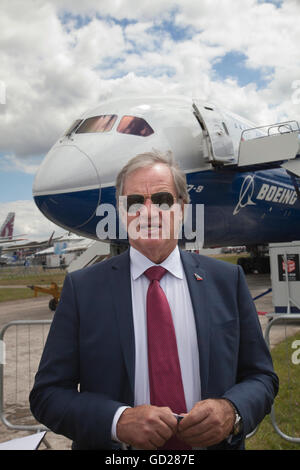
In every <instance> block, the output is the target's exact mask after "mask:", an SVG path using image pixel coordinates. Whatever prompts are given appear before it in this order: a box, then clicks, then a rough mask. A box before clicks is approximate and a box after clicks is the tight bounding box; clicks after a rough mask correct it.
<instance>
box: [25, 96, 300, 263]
mask: <svg viewBox="0 0 300 470" xmlns="http://www.w3.org/2000/svg"><path fill="white" fill-rule="evenodd" d="M299 133H300V128H299V124H298V122H297V121H288V122H282V123H276V124H272V125H268V126H259V127H257V126H256V125H255V124H254V123H252V122H249V121H248V120H246V119H244V118H242V117H240V116H237V115H236V114H234V113H232V112H229V111H227V110H225V109H222V108H220V107H218V106H216V105H213V104H211V103H207V102H204V101H200V100H196V99H195V100H194V99H191V98H187V97H166V96H164V97H149V96H145V97H139V96H138V97H133V98H132V97H126V98H116V99H111V100H108V101H106V102H103V103H101V104H99V105H97V106H95V107H94V108H93V109H92V110H90V111H87V112H86V113H84V114H83V115H82V116H81V117H79V118H78V119H76V121H75V122H74V123H73V124H72V126H71V127H70V128H69V129H68V130H67V131H66V132H64V133H63V135H62V136H61V137H60V138H59V139H58V141H57V142H56V143H55V144H54V145H53V147H52V148H51V149H50V151H49V152H48V154H47V156H46V157H45V159H44V160H43V162H42V164H41V166H40V168H39V170H38V172H37V174H36V176H35V181H34V185H33V196H34V200H35V202H36V204H37V206H38V208H39V209H40V210H41V212H42V213H43V214H44V215H45V216H46V217H47V218H48V219H50V220H51V221H52V222H54V223H55V224H57V225H59V226H61V227H63V228H65V229H66V230H70V231H72V232H73V233H76V234H78V235H80V236H84V237H88V238H92V239H95V240H97V234H96V227H97V224H98V222H99V220H100V217H99V215H98V214H97V208H98V206H99V204H100V203H110V204H114V205H115V203H116V201H115V179H116V175H117V173H118V172H119V170H120V169H121V168H122V167H123V165H124V164H125V163H126V162H127V161H128V160H129V159H130V158H132V157H133V156H135V155H137V154H140V153H144V152H147V151H151V150H153V149H157V150H159V151H162V152H165V151H171V152H172V154H173V156H174V159H175V160H176V161H177V163H178V164H179V166H180V167H181V168H182V169H183V170H184V171H185V173H186V177H187V184H188V190H189V195H190V199H191V204H192V206H196V205H197V204H203V205H204V240H203V248H212V247H213V248H215V247H224V246H241V245H242V246H244V245H245V246H246V247H247V251H249V252H250V254H251V257H250V258H240V260H239V263H240V264H241V265H242V266H243V268H244V270H245V272H251V270H253V269H256V270H257V271H258V272H266V270H267V269H268V258H267V257H265V256H264V255H263V254H264V252H265V250H266V247H267V246H268V244H269V243H272V242H273V243H274V242H284V241H293V240H297V239H299V238H300V190H299V176H300V158H299V157H300V155H299ZM107 241H108V242H110V243H112V244H116V243H118V242H120V240H118V239H117V237H116V239H115V240H114V239H109V240H107ZM182 241H183V243H184V242H185V240H182ZM122 243H124V240H122Z"/></svg>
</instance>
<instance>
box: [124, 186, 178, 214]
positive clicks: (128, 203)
mask: <svg viewBox="0 0 300 470" xmlns="http://www.w3.org/2000/svg"><path fill="white" fill-rule="evenodd" d="M149 197H150V199H151V202H152V203H153V204H155V205H158V206H161V207H160V209H161V210H170V208H171V207H172V206H173V204H174V196H173V194H171V193H169V192H164V191H163V192H160V193H154V194H151V196H149ZM146 199H148V197H145V196H143V194H128V195H127V196H126V199H125V200H124V206H125V210H126V211H127V212H128V213H129V214H135V213H136V212H137V211H138V210H139V208H138V207H137V206H136V205H137V204H138V205H143V204H145V200H146Z"/></svg>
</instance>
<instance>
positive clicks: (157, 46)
mask: <svg viewBox="0 0 300 470" xmlns="http://www.w3.org/2000/svg"><path fill="white" fill-rule="evenodd" d="M137 5H138V8H137ZM299 17H300V1H299V0H276V1H275V0H273V1H271V0H268V1H264V0H243V2H241V1H238V0H201V1H195V0H181V1H171V0H140V1H139V2H138V3H137V2H133V1H132V0H110V1H109V2H108V1H107V0H85V1H84V2H82V0H52V1H46V0H44V1H43V0H26V1H23V0H1V1H0V225H1V222H2V220H4V218H5V216H6V214H7V213H8V212H10V211H15V212H16V220H15V234H18V233H26V234H28V238H29V239H31V240H33V239H36V240H38V239H39V240H40V239H43V238H48V237H49V235H50V233H51V232H52V230H56V235H58V234H61V233H63V232H64V230H63V229H60V228H59V227H57V226H54V225H53V224H52V223H51V222H49V221H48V220H47V219H46V218H45V217H44V216H43V215H42V214H41V213H40V212H39V211H38V209H37V208H36V206H35V204H34V201H33V198H32V183H33V180H34V175H35V173H36V171H37V169H38V167H39V165H40V163H41V162H42V160H43V158H44V157H45V155H46V154H47V152H48V151H49V149H50V148H51V146H52V145H53V144H54V143H55V141H56V140H57V139H58V137H59V136H60V135H61V134H62V133H63V131H64V130H66V129H67V128H68V127H69V126H70V124H71V123H72V122H73V121H74V120H75V119H76V118H77V117H78V116H80V115H81V114H82V113H83V112H84V111H86V110H88V109H90V108H93V107H94V106H96V105H97V104H98V103H100V102H102V101H103V100H105V99H107V98H111V97H117V96H121V95H124V94H126V95H127V96H128V95H137V94H138V93H141V94H143V95H145V94H154V95H159V94H164V95H167V94H172V95H174V94H179V95H186V96H189V97H197V98H199V99H204V100H208V101H209V102H213V103H215V104H217V105H219V106H221V107H225V108H227V109H229V110H231V111H233V112H235V113H237V114H239V115H241V116H244V117H245V118H247V119H249V120H251V121H253V122H255V123H257V124H258V125H264V124H271V123H274V122H279V121H283V120H287V119H296V120H299V121H300V54H299V44H300V28H299Z"/></svg>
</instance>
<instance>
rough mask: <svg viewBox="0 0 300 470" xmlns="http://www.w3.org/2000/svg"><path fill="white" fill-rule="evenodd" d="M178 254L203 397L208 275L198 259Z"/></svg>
mask: <svg viewBox="0 0 300 470" xmlns="http://www.w3.org/2000/svg"><path fill="white" fill-rule="evenodd" d="M180 254H181V259H182V264H183V268H184V271H185V274H186V278H187V283H188V286H189V290H190V296H191V300H192V305H193V308H194V316H195V323H196V330H197V339H198V348H199V361H200V377H201V397H202V399H204V398H206V392H207V383H208V372H209V349H210V348H209V342H210V316H209V308H208V305H207V289H208V285H207V283H208V277H207V273H206V272H205V271H204V270H203V269H201V267H200V266H199V261H198V260H196V258H194V257H193V256H192V255H191V254H190V253H187V252H184V251H182V250H180ZM199 277H200V278H199Z"/></svg>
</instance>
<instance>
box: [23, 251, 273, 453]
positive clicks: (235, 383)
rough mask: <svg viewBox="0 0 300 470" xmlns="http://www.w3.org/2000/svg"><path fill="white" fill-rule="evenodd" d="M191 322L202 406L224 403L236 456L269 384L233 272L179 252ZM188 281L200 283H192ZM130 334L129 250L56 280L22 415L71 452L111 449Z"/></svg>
mask: <svg viewBox="0 0 300 470" xmlns="http://www.w3.org/2000/svg"><path fill="white" fill-rule="evenodd" d="M181 259H182V263H183V267H184V270H185V274H186V277H187V281H188V285H189V289H190V295H191V299H192V304H193V308H194V315H195V321H196V329H197V337H198V346H199V358H200V375H201V394H202V399H206V398H221V397H224V398H225V397H226V398H228V399H230V400H231V401H232V402H233V403H234V404H235V406H236V407H237V409H238V410H239V412H240V414H241V416H242V418H243V423H244V431H243V436H240V438H239V439H236V438H235V439H233V441H232V443H231V444H228V443H227V441H224V442H222V443H221V444H219V445H218V446H215V448H243V443H244V437H245V435H246V434H248V433H249V432H250V431H251V430H253V429H254V428H255V427H256V425H257V424H258V423H259V422H260V421H261V420H262V419H263V418H264V416H265V414H266V413H269V412H270V409H271V405H272V402H273V399H274V397H275V395H276V393H277V389H278V379H277V376H276V374H275V373H274V371H273V366H272V360H271V357H270V354H269V351H268V348H267V346H266V344H265V341H264V338H263V336H262V332H261V328H260V324H259V320H258V315H257V312H256V309H255V306H254V304H253V302H252V299H251V296H250V293H249V290H248V287H247V284H246V280H245V277H244V274H243V272H242V269H241V268H240V267H239V266H236V265H232V264H229V263H224V262H222V261H217V260H214V259H212V258H207V257H204V256H200V255H197V254H193V253H188V252H184V251H181ZM195 273H197V274H199V275H200V276H201V277H202V278H203V280H202V281H200V280H197V279H196V276H195ZM134 344H135V343H134V326H133V317H132V300H131V281H130V260H129V251H127V252H125V253H123V254H121V255H119V256H116V257H113V258H110V259H108V260H106V261H104V262H101V263H99V264H96V265H94V266H91V267H89V268H85V269H82V270H79V271H76V272H73V273H72V274H68V275H67V276H66V279H65V283H64V287H63V291H62V295H61V299H60V302H59V305H58V308H57V310H56V312H55V315H54V318H53V322H52V324H51V328H50V332H49V335H48V338H47V341H46V345H45V348H44V352H43V355H42V358H41V362H40V366H39V370H38V372H37V374H36V378H35V384H34V387H33V389H32V391H31V393H30V405H31V411H32V413H33V415H34V416H35V417H36V419H37V420H38V421H39V422H41V423H43V424H45V425H46V426H47V427H48V428H49V429H51V430H52V431H54V432H56V433H59V434H63V435H65V436H67V437H68V438H70V439H72V440H73V441H74V444H73V447H74V448H78V449H111V448H115V444H114V443H113V442H112V441H111V425H112V420H113V416H114V414H115V412H116V410H117V409H118V408H119V406H121V405H131V406H133V405H134V364H135V345H134Z"/></svg>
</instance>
